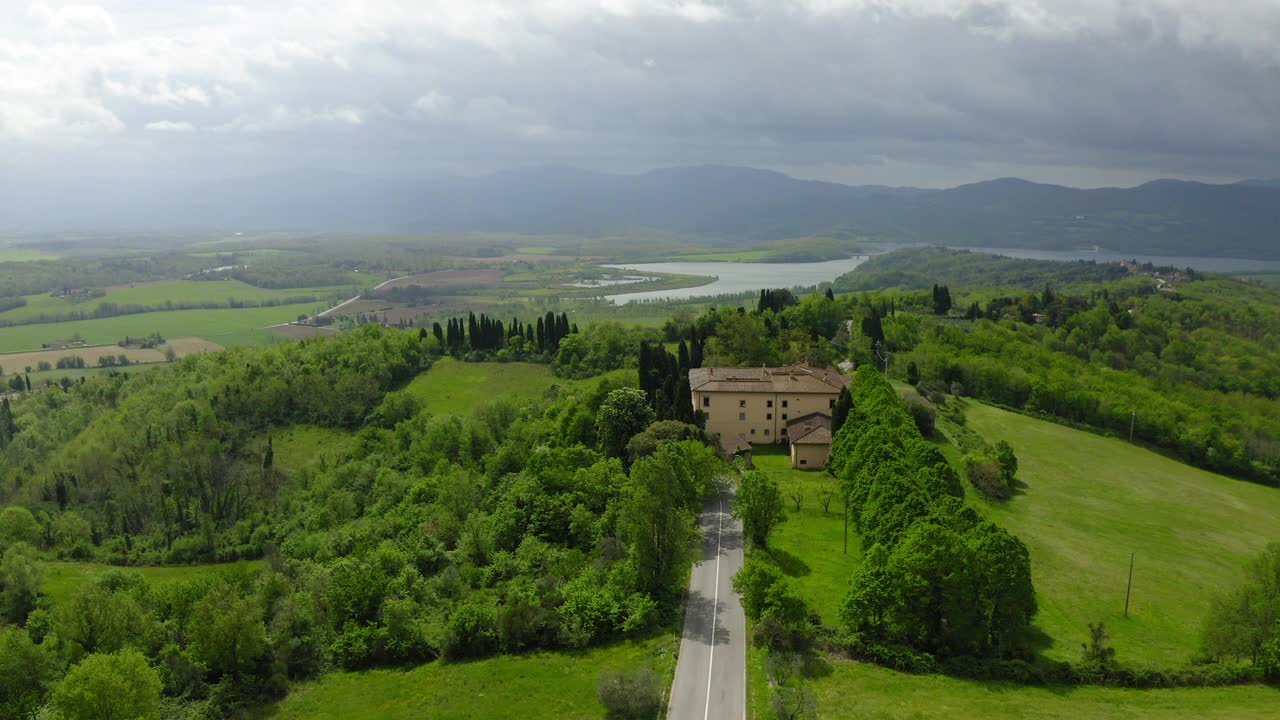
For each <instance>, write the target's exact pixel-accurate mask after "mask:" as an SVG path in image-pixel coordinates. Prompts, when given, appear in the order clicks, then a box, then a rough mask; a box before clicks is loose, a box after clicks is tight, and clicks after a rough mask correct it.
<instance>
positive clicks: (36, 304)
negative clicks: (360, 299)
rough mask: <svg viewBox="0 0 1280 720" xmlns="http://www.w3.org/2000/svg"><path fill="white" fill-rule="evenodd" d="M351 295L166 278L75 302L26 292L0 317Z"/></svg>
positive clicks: (330, 289)
mask: <svg viewBox="0 0 1280 720" xmlns="http://www.w3.org/2000/svg"><path fill="white" fill-rule="evenodd" d="M343 294H345V295H347V296H350V295H351V294H353V292H352V289H351V288H344V287H320V288H291V289H286V290H273V289H268V288H260V287H254V286H253V285H249V284H247V283H243V282H240V281H239V280H230V279H226V280H201V281H194V280H174V281H169V282H153V283H137V284H135V285H132V286H129V285H122V286H115V287H111V288H107V289H106V294H105V295H103V296H102V297H99V298H94V299H92V300H88V301H85V302H79V303H74V302H72V301H71V300H70V299H68V298H65V297H56V296H52V295H49V294H39V295H28V296H26V298H25V299H26V301H27V304H26V305H24V306H23V307H20V308H14V309H12V310H9V311H7V312H3V313H0V321H8V322H13V323H20V322H29V321H31V320H34V319H36V318H40V317H49V316H61V315H66V314H68V313H73V312H78V313H86V314H92V313H93V312H95V311H97V310H98V309H99V308H100V307H101V306H102V305H103V304H104V303H109V304H115V305H118V306H127V305H138V306H143V307H146V308H155V309H157V310H164V309H166V306H170V307H171V306H174V305H182V304H199V303H223V304H226V303H229V302H231V301H235V302H239V303H249V304H259V303H280V304H287V303H290V302H294V301H297V299H299V298H315V299H317V300H320V301H327V300H328V299H329V298H331V297H338V296H339V295H343Z"/></svg>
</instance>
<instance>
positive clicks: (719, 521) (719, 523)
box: [702, 493, 724, 720]
mask: <svg viewBox="0 0 1280 720" xmlns="http://www.w3.org/2000/svg"><path fill="white" fill-rule="evenodd" d="M723 529H724V493H720V510H719V512H717V513H716V592H715V599H714V600H712V601H711V652H710V653H708V657H707V705H706V707H705V708H704V709H703V711H702V720H707V718H708V717H710V716H711V668H713V667H715V664H716V613H717V612H718V611H719V610H720V534H721V531H722V530H723Z"/></svg>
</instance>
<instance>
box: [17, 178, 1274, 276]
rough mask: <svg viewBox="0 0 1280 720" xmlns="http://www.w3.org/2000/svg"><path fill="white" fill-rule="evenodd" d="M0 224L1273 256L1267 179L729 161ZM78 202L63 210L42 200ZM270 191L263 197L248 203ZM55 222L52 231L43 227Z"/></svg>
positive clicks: (301, 191) (31, 195)
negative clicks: (643, 234) (853, 177)
mask: <svg viewBox="0 0 1280 720" xmlns="http://www.w3.org/2000/svg"><path fill="white" fill-rule="evenodd" d="M13 190H14V191H13V192H10V193H6V195H5V196H4V197H0V218H3V221H2V224H0V230H4V229H15V230H33V229H34V230H39V229H46V230H48V229H54V230H65V229H68V227H75V228H81V229H92V228H102V227H135V228H136V227H152V228H204V229H213V228H219V229H234V230H295V231H312V230H315V231H324V232H333V231H338V230H356V231H372V230H385V231H412V232H467V231H481V232H509V233H520V234H530V233H532V234H570V235H598V234H607V233H612V232H618V231H623V230H630V231H634V230H635V229H636V228H650V229H653V230H657V231H662V232H664V233H675V234H679V235H685V236H690V237H697V238H705V239H713V240H716V241H719V242H723V243H728V244H743V243H751V242H756V241H761V240H773V239H781V238H787V237H799V236H810V235H815V234H821V233H827V232H835V231H840V232H846V233H855V234H858V235H862V236H866V237H871V238H873V239H877V240H882V241H887V242H905V243H916V242H923V243H940V244H947V245H961V246H964V245H969V246H975V247H1012V248H1040V249H1080V248H1089V247H1093V246H1095V245H1098V246H1102V247H1104V248H1106V249H1108V250H1114V251H1118V252H1133V253H1141V254H1157V255H1196V256H1220V257H1241V258H1280V244H1277V242H1276V240H1277V239H1280V209H1278V208H1280V189H1278V188H1276V187H1275V186H1274V184H1272V183H1269V182H1244V183H1236V184H1231V185H1210V184H1204V183H1196V182H1183V181H1177V180H1160V181H1155V182H1150V183H1147V184H1145V185H1141V186H1139V187H1134V188H1099V189H1091V190H1080V189H1075V188H1067V187H1061V186H1056V185H1043V184H1037V183H1032V182H1027V181H1025V180H1018V179H1000V180H992V181H989V182H981V183H974V184H971V185H963V186H960V187H956V188H950V189H945V190H921V189H914V188H888V187H879V186H849V185H842V184H838V183H831V182H817V181H809V180H799V179H796V178H792V177H788V176H786V175H783V174H781V173H777V172H771V171H765V170H758V169H752V168H741V167H722V166H703V167H683V168H665V169H660V170H653V171H650V172H645V173H639V174H635V175H616V174H607V173H596V172H590V171H586V170H578V169H574V168H562V167H552V168H546V167H544V168H533V169H526V170H518V171H507V172H500V173H495V174H492V175H487V176H482V177H459V178H418V179H401V180H394V181H393V180H386V179H380V178H371V177H363V176H359V175H353V174H349V173H331V172H317V171H310V172H305V173H301V172H300V173H283V174H277V175H270V176H261V177H249V178H240V179H237V180H235V181H234V182H227V181H223V182H208V183H200V184H195V185H189V186H185V187H161V188H146V189H142V188H130V187H128V186H127V185H119V186H112V187H110V188H108V189H105V190H104V189H102V188H96V187H95V188H85V187H70V186H68V187H59V188H51V187H46V186H35V185H24V184H17V183H15V184H14V188H13ZM66 196H75V197H83V198H86V201H85V202H84V203H78V204H77V206H76V208H71V209H68V208H65V207H63V206H57V207H54V208H51V207H49V203H48V201H47V198H49V197H55V198H56V197H66ZM263 198H270V199H271V201H270V202H263ZM49 218H56V219H57V222H59V223H61V224H62V225H63V227H58V228H50V227H48V224H49V222H50V221H49Z"/></svg>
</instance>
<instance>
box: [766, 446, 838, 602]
mask: <svg viewBox="0 0 1280 720" xmlns="http://www.w3.org/2000/svg"><path fill="white" fill-rule="evenodd" d="M752 455H753V460H754V462H755V465H756V468H757V469H759V470H762V471H764V472H766V473H769V474H770V475H772V476H773V477H774V478H776V479H777V480H778V484H779V485H780V486H781V488H782V494H783V496H784V498H785V499H786V503H787V521H786V522H784V523H783V524H781V525H779V526H778V529H777V530H775V531H774V533H773V535H772V536H770V538H769V554H770V555H771V556H772V557H773V559H774V560H775V561H776V562H777V563H778V565H779V566H780V567H781V568H782V570H783V571H784V572H786V573H787V575H789V576H790V577H791V582H792V583H794V584H795V586H796V588H797V589H798V590H799V591H800V593H801V594H803V595H804V596H805V597H806V598H808V599H809V600H810V602H811V603H812V604H813V607H814V609H815V610H817V611H818V614H819V615H821V616H822V621H823V622H824V623H826V624H828V625H837V624H838V623H839V621H840V604H841V603H842V602H843V601H844V596H845V594H846V593H847V592H848V588H849V576H850V575H851V574H852V573H853V570H854V568H855V567H856V566H857V564H858V559H859V558H860V557H862V544H861V541H860V540H859V538H858V535H857V533H856V532H853V530H852V528H851V529H850V532H849V550H848V552H847V553H846V552H845V550H844V504H843V503H842V502H841V500H840V497H839V494H840V491H839V483H837V482H836V479H835V478H834V477H832V476H831V475H829V474H828V473H826V472H825V471H815V470H793V469H792V468H791V458H790V456H788V455H787V454H786V453H784V452H783V451H782V447H781V446H767V445H757V446H756V448H755V449H754V450H753V451H752ZM824 488H825V489H828V490H830V491H831V492H832V494H833V497H832V499H831V504H830V507H829V509H828V510H823V509H822V505H821V504H820V503H819V502H818V500H819V495H820V491H821V490H823V489H824ZM796 492H798V493H799V494H800V496H801V498H802V499H801V502H800V511H799V512H796V507H795V500H794V499H793V497H792V495H793V493H796Z"/></svg>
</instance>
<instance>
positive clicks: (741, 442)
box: [720, 435, 751, 455]
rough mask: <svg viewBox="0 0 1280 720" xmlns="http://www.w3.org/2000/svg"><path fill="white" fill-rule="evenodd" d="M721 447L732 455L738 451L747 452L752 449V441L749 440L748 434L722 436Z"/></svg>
mask: <svg viewBox="0 0 1280 720" xmlns="http://www.w3.org/2000/svg"><path fill="white" fill-rule="evenodd" d="M720 449H721V450H724V451H725V453H727V454H729V455H732V454H734V453H736V452H745V451H747V450H750V449H751V443H750V442H748V441H747V436H746V435H738V436H736V437H721V438H720Z"/></svg>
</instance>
